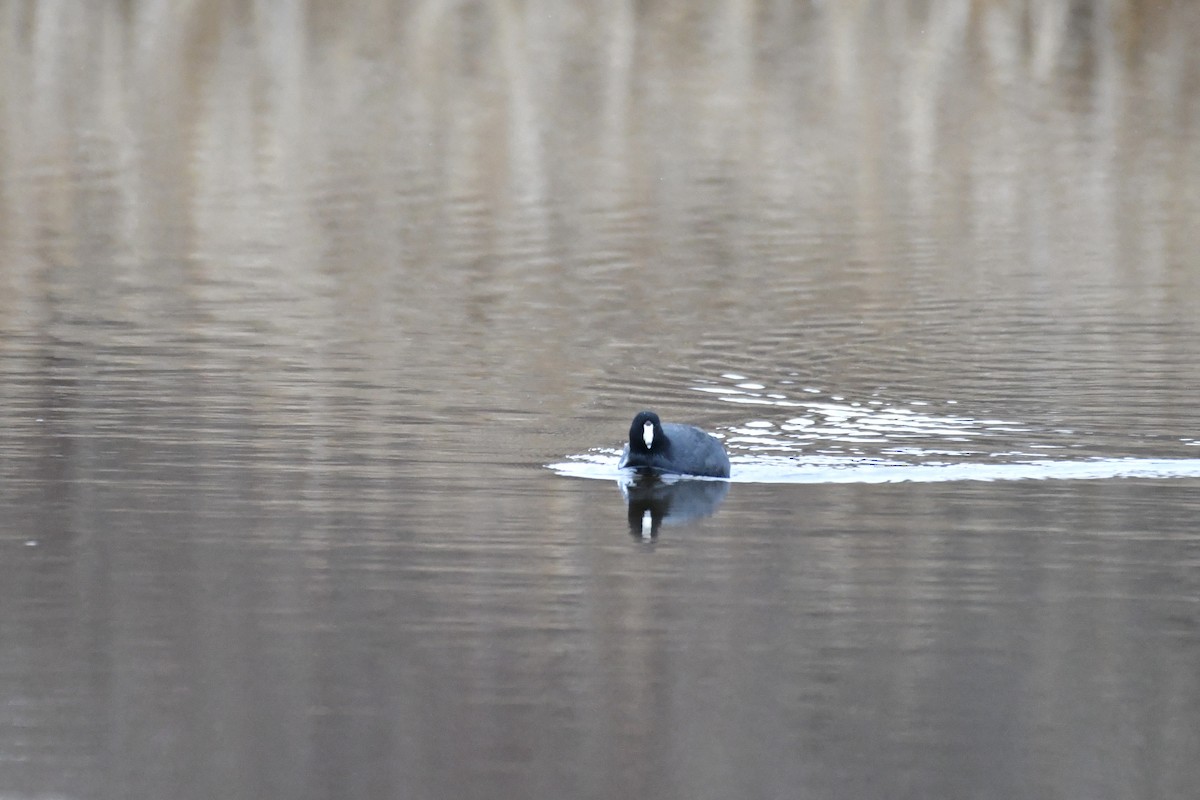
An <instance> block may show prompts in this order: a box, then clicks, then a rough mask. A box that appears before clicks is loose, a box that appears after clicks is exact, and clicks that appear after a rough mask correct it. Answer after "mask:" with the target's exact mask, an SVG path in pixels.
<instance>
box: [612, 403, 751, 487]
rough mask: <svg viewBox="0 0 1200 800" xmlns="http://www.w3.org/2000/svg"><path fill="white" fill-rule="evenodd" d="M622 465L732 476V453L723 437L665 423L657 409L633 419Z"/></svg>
mask: <svg viewBox="0 0 1200 800" xmlns="http://www.w3.org/2000/svg"><path fill="white" fill-rule="evenodd" d="M620 466H622V467H630V468H632V469H636V470H639V471H650V472H665V473H673V474H677V475H698V476H703V477H708V478H728V477H729V456H728V455H727V454H726V453H725V448H724V447H722V446H721V442H720V440H718V439H717V438H716V437H715V436H713V435H712V434H708V433H705V432H704V431H702V430H700V429H699V428H695V427H692V426H691V425H678V424H675V423H672V422H668V423H666V424H665V425H664V424H663V423H662V422H661V421H660V420H659V418H658V414H655V413H654V412H653V411H642V412H641V413H639V414H638V415H637V416H636V417H634V418H633V424H632V425H631V426H630V427H629V444H627V445H625V452H623V453H622V454H621V463H620Z"/></svg>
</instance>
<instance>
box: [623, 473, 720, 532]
mask: <svg viewBox="0 0 1200 800" xmlns="http://www.w3.org/2000/svg"><path fill="white" fill-rule="evenodd" d="M619 484H620V487H621V494H622V495H624V496H625V502H626V503H628V504H629V533H630V534H632V535H633V537H634V538H635V539H642V540H646V541H648V540H651V539H654V538H655V537H656V536H658V529H659V528H660V527H662V526H663V525H681V524H683V523H685V522H691V521H693V520H697V519H701V518H702V517H709V516H712V515H713V514H714V513H715V512H716V510H717V508H718V507H719V506H720V505H721V502H722V501H723V500H724V499H725V495H726V494H727V493H728V492H729V483H728V482H727V481H712V480H689V479H687V478H675V477H674V476H671V477H667V478H663V477H660V476H658V475H642V474H637V475H630V476H629V477H626V478H622V479H621V480H620V481H619Z"/></svg>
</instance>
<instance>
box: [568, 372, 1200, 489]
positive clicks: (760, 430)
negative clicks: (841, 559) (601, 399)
mask: <svg viewBox="0 0 1200 800" xmlns="http://www.w3.org/2000/svg"><path fill="white" fill-rule="evenodd" d="M721 377H722V379H723V380H725V381H729V382H730V384H724V385H723V384H721V383H718V382H717V381H713V382H711V383H704V384H702V385H699V386H694V387H692V388H693V389H695V390H696V391H699V392H704V393H706V394H711V395H715V396H716V397H717V398H718V399H719V400H722V401H725V402H730V403H738V404H742V405H751V406H758V407H761V408H762V410H761V411H760V412H759V416H756V417H754V418H751V419H747V420H746V421H744V422H741V423H738V424H734V425H730V426H728V427H726V428H723V429H718V430H716V431H714V433H715V434H716V435H717V436H718V437H719V438H721V439H722V440H723V441H724V443H725V446H726V448H727V449H728V450H729V453H730V460H731V462H732V464H733V474H732V476H731V478H730V480H731V481H732V482H735V483H895V482H901V481H916V482H942V481H1009V480H1101V479H1108V478H1191V477H1200V459H1196V458H1134V457H1128V456H1124V455H1119V454H1114V455H1112V456H1103V455H1101V456H1089V457H1086V458H1083V457H1078V456H1079V454H1078V453H1076V454H1074V455H1075V457H1072V455H1071V454H1070V451H1072V450H1078V449H1081V448H1083V447H1084V446H1085V443H1084V442H1083V441H1082V440H1081V439H1080V437H1079V436H1078V435H1077V434H1076V433H1075V432H1074V431H1073V430H1070V429H1065V428H1056V429H1048V430H1039V429H1037V428H1036V427H1035V426H1031V425H1025V424H1022V423H1020V422H1016V421H1012V420H1005V419H999V418H994V417H985V418H975V417H972V416H970V415H969V414H966V413H964V412H963V411H962V410H961V409H960V408H959V407H958V406H959V404H958V403H957V402H956V401H954V400H945V401H940V402H933V401H927V400H921V399H916V400H911V401H907V402H903V403H901V402H896V401H891V400H886V399H883V398H879V397H870V398H867V399H865V400H862V401H858V400H847V399H846V398H844V397H841V396H837V395H830V396H823V393H822V392H821V391H820V390H818V389H814V388H812V387H801V388H800V389H799V391H801V392H803V393H804V394H805V395H809V396H807V397H793V396H792V395H791V393H790V392H789V391H788V390H789V389H790V388H791V386H781V387H779V388H778V389H775V390H772V391H769V392H768V391H766V388H767V387H766V385H765V384H763V383H760V382H756V381H753V380H752V379H750V378H748V377H746V376H744V375H739V374H734V373H729V374H725V375H722V376H721ZM781 383H785V384H786V383H788V382H786V381H785V382H781ZM1180 441H1181V443H1182V444H1184V445H1188V444H1191V443H1192V440H1190V439H1183V440H1180ZM1055 451H1062V454H1063V455H1062V456H1061V457H1050V456H1051V455H1052V454H1053V453H1054V452H1055ZM619 456H620V451H619V450H615V449H610V448H596V449H593V450H590V451H588V452H587V453H583V454H579V455H572V456H568V457H567V460H566V461H563V462H560V463H555V464H550V465H548V466H549V468H550V469H552V470H554V471H555V472H557V473H559V474H560V475H566V476H571V477H579V478H594V479H603V480H620V479H621V478H622V476H623V475H625V473H626V471H625V470H621V469H619V468H618V467H617V463H618V460H619Z"/></svg>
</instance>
